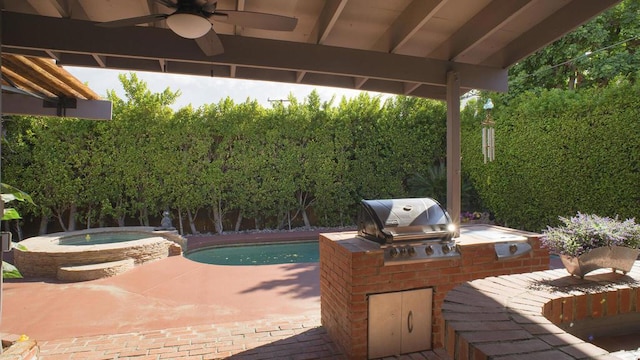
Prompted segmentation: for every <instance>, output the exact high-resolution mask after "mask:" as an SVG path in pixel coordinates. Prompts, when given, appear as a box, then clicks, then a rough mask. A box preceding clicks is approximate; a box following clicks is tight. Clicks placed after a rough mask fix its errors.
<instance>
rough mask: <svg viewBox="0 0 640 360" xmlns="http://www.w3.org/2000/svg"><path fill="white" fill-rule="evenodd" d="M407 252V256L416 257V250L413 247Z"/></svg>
mask: <svg viewBox="0 0 640 360" xmlns="http://www.w3.org/2000/svg"><path fill="white" fill-rule="evenodd" d="M407 252H408V253H409V256H416V249H415V248H414V247H413V246H409V247H408V248H407Z"/></svg>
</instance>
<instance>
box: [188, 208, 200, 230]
mask: <svg viewBox="0 0 640 360" xmlns="http://www.w3.org/2000/svg"><path fill="white" fill-rule="evenodd" d="M187 216H188V217H189V227H191V233H192V234H198V229H197V228H196V217H198V212H197V211H196V213H195V214H191V210H187Z"/></svg>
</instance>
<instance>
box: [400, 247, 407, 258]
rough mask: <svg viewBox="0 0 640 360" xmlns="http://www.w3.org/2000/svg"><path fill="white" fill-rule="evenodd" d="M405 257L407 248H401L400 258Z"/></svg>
mask: <svg viewBox="0 0 640 360" xmlns="http://www.w3.org/2000/svg"><path fill="white" fill-rule="evenodd" d="M405 255H407V248H406V247H404V246H403V247H401V248H400V256H405Z"/></svg>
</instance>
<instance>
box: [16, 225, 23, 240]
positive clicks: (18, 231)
mask: <svg viewBox="0 0 640 360" xmlns="http://www.w3.org/2000/svg"><path fill="white" fill-rule="evenodd" d="M14 224H15V226H14V228H15V230H16V236H17V237H18V241H22V240H23V239H24V234H23V233H22V226H20V221H19V220H16V221H15V222H14Z"/></svg>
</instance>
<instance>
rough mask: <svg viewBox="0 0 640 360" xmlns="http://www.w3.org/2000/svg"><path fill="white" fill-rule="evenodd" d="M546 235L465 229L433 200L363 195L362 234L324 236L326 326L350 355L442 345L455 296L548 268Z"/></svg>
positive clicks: (381, 354) (485, 227) (322, 287)
mask: <svg viewBox="0 0 640 360" xmlns="http://www.w3.org/2000/svg"><path fill="white" fill-rule="evenodd" d="M458 233H459V236H457V237H456V235H457V234H458ZM539 238H540V235H539V234H534V233H529V232H523V231H518V230H513V229H508V228H504V227H499V226H493V225H469V226H462V227H460V229H456V227H455V223H454V222H453V221H452V218H451V217H450V215H449V214H448V213H447V211H446V210H445V209H444V208H443V207H442V206H441V205H440V204H439V203H438V202H437V201H435V200H433V199H430V198H409V199H381V200H363V201H362V202H361V207H360V211H359V214H358V231H347V232H337V233H325V234H321V235H320V292H321V319H322V325H323V326H324V327H325V329H326V330H327V333H328V334H329V336H330V337H331V338H332V340H333V341H334V342H335V343H336V344H337V345H338V346H339V347H340V348H341V349H342V351H343V352H344V353H345V354H346V355H347V356H348V357H349V358H350V359H374V358H380V357H385V356H391V355H398V354H404V353H411V352H417V351H423V350H429V349H435V348H440V347H442V344H443V343H444V340H445V339H444V335H443V334H444V331H443V329H442V326H443V325H442V316H441V310H442V309H441V307H442V303H443V300H444V297H445V295H446V293H447V292H448V291H449V290H451V289H453V288H454V287H455V286H456V285H459V284H461V283H463V282H466V281H470V280H474V279H478V278H485V277H488V276H497V275H504V274H515V273H525V272H532V271H538V270H546V269H548V268H549V253H548V251H547V250H546V249H542V248H541V247H540V240H539Z"/></svg>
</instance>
